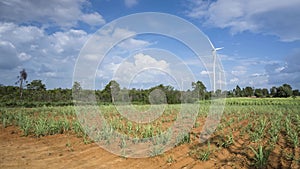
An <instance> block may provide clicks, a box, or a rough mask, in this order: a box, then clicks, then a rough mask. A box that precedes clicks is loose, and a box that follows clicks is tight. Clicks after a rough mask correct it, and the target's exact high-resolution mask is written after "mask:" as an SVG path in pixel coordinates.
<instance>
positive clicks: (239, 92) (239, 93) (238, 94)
mask: <svg viewBox="0 0 300 169" xmlns="http://www.w3.org/2000/svg"><path fill="white" fill-rule="evenodd" d="M233 92H234V95H235V96H236V97H242V89H241V88H240V86H239V85H237V86H236V87H235V89H233Z"/></svg>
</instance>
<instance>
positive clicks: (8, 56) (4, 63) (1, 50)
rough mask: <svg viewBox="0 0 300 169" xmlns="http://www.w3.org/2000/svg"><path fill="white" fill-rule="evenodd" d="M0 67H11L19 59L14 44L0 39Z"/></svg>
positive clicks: (16, 63)
mask: <svg viewBox="0 0 300 169" xmlns="http://www.w3.org/2000/svg"><path fill="white" fill-rule="evenodd" d="M0 58H1V59H0V69H12V68H14V67H16V66H18V65H19V63H20V60H19V58H18V55H17V51H16V48H15V46H14V45H13V44H12V43H10V42H7V41H1V40H0Z"/></svg>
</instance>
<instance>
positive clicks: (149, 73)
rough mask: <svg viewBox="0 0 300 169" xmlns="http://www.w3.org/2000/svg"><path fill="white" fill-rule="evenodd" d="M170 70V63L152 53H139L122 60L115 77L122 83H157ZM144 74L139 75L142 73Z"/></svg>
mask: <svg viewBox="0 0 300 169" xmlns="http://www.w3.org/2000/svg"><path fill="white" fill-rule="evenodd" d="M167 72H170V70H169V63H167V62H166V61H165V60H158V59H156V58H154V57H152V56H150V55H145V54H143V53H138V54H136V55H134V56H133V57H130V58H127V59H126V60H124V61H123V62H121V63H120V64H119V65H118V67H117V69H116V71H115V72H114V75H113V79H116V80H117V81H118V82H120V84H122V85H123V84H124V85H125V86H126V83H131V80H133V81H132V82H133V83H155V82H161V83H162V81H164V80H163V79H161V78H160V77H161V76H162V75H164V74H165V73H167ZM141 74H142V76H139V75H141Z"/></svg>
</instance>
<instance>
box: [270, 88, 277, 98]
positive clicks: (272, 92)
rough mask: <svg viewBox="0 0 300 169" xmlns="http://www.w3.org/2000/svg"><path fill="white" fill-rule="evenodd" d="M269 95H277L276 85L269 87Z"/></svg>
mask: <svg viewBox="0 0 300 169" xmlns="http://www.w3.org/2000/svg"><path fill="white" fill-rule="evenodd" d="M270 95H271V96H272V97H276V96H277V87H275V86H273V87H272V88H271V89H270Z"/></svg>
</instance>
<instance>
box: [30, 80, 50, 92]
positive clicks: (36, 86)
mask: <svg viewBox="0 0 300 169" xmlns="http://www.w3.org/2000/svg"><path fill="white" fill-rule="evenodd" d="M27 89H28V90H36V91H41V90H44V91H45V90H46V85H45V84H43V83H42V81H41V80H33V81H31V82H30V83H29V84H27Z"/></svg>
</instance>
